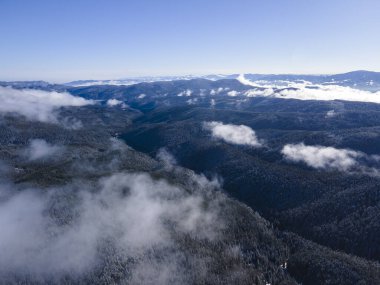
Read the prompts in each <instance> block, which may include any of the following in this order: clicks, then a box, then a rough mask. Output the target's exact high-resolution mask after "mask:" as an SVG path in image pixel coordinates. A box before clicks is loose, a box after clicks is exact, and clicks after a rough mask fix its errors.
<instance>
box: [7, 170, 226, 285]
mask: <svg viewBox="0 0 380 285" xmlns="http://www.w3.org/2000/svg"><path fill="white" fill-rule="evenodd" d="M198 185H202V186H203V187H208V182H207V181H206V183H205V181H203V180H202V179H200V182H199V183H198ZM209 185H211V184H209ZM8 190H9V189H8ZM13 190H15V189H13ZM203 190H205V189H203ZM10 193H16V194H10ZM202 193H203V191H202V190H201V191H199V192H196V191H195V192H191V193H190V192H189V191H185V190H184V189H183V188H182V187H181V186H176V185H174V184H172V183H168V182H167V181H166V180H164V179H157V178H155V179H154V178H152V177H151V176H150V175H148V174H146V173H116V174H114V175H111V176H108V177H104V178H101V179H99V180H98V181H96V182H94V183H89V182H86V181H81V182H80V181H77V182H75V183H72V184H68V185H67V186H64V187H60V188H50V189H47V190H44V191H42V190H38V189H29V190H28V189H24V190H22V191H6V189H3V188H2V189H0V197H2V199H1V201H0V228H1V231H0V252H1V255H0V276H1V278H2V282H3V281H4V282H5V283H6V282H8V281H12V280H14V279H12V278H13V277H12V276H18V277H19V278H21V280H25V279H23V278H24V277H25V278H27V279H28V280H29V281H31V282H32V281H37V282H41V283H44V280H45V281H46V280H50V281H52V280H61V278H66V277H65V276H70V278H76V277H83V276H87V275H88V276H91V277H90V278H92V281H94V280H93V278H96V276H97V275H98V274H97V273H96V274H95V273H94V272H96V270H97V268H98V266H100V268H102V266H105V265H104V262H107V263H112V264H113V265H112V266H113V267H112V269H110V270H116V269H117V268H118V266H117V264H119V263H120V262H123V264H124V265H123V268H124V269H123V274H126V271H125V270H127V272H128V274H126V276H125V278H128V280H129V282H131V283H132V284H153V283H154V284H169V283H171V282H173V281H175V283H176V284H177V283H182V282H183V281H184V280H181V278H182V277H184V276H183V275H181V274H180V273H179V272H182V271H183V270H184V268H182V266H181V264H183V263H184V262H188V261H189V259H188V258H189V256H187V257H186V256H185V255H183V254H182V253H181V250H180V249H179V244H178V239H179V237H180V236H181V235H184V236H187V237H192V238H194V239H206V240H213V239H214V238H216V236H217V235H218V231H219V229H221V228H222V227H223V223H222V222H221V221H220V220H219V218H218V217H219V215H218V211H219V206H218V203H219V202H218V199H213V200H210V201H208V202H207V204H205V198H204V196H203V195H204V194H202ZM57 213H59V214H58V215H57ZM104 255H106V256H107V258H106V259H105V260H104V258H105V257H104ZM194 258H195V257H194ZM194 262H196V260H194ZM194 264H195V263H194ZM110 274H111V273H110ZM7 276H8V277H7ZM23 276H24V277H23ZM7 278H10V279H9V280H8V279H7ZM173 279H175V280H173ZM58 282H59V281H58ZM98 282H99V283H102V282H100V281H99V280H98ZM69 283H70V282H69ZM90 283H91V282H90ZM121 283H123V282H122V280H121ZM182 284H183V283H182Z"/></svg>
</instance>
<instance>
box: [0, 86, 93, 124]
mask: <svg viewBox="0 0 380 285" xmlns="http://www.w3.org/2000/svg"><path fill="white" fill-rule="evenodd" d="M0 102H1V103H0V113H4V114H6V113H17V114H19V115H22V116H25V117H26V118H27V119H29V120H33V121H40V122H52V123H57V114H56V113H55V111H56V110H57V109H58V108H60V107H68V106H84V105H89V104H94V102H93V101H92V100H86V99H84V98H81V97H76V96H73V95H71V94H69V93H67V92H55V91H43V90H32V89H22V90H18V89H13V88H10V87H0Z"/></svg>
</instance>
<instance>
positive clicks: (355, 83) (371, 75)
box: [64, 70, 380, 90]
mask: <svg viewBox="0 0 380 285" xmlns="http://www.w3.org/2000/svg"><path fill="white" fill-rule="evenodd" d="M238 77H239V74H211V75H202V76H196V75H187V76H157V77H152V76H149V77H131V78H124V79H116V80H109V79H107V80H77V81H71V82H67V83H64V85H66V86H74V87H79V86H93V85H133V84H137V83H141V82H157V81H174V80H190V79H196V78H202V79H208V80H213V81H215V80H220V79H237V78H238ZM244 77H245V78H246V79H248V80H251V81H267V82H274V81H300V80H302V81H309V82H311V83H313V84H335V85H342V86H350V87H357V88H361V89H366V90H378V89H380V72H374V71H366V70H358V71H352V72H347V73H340V74H329V75H307V74H255V73H248V74H244Z"/></svg>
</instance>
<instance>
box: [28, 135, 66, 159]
mask: <svg viewBox="0 0 380 285" xmlns="http://www.w3.org/2000/svg"><path fill="white" fill-rule="evenodd" d="M62 150H63V147H62V146H57V145H52V144H49V143H48V142H46V141H45V140H42V139H34V140H31V141H30V143H29V145H28V146H27V148H26V149H25V150H24V151H23V154H24V156H25V157H27V158H28V159H29V160H40V159H48V158H51V157H53V156H57V155H59V154H60V153H61V152H62Z"/></svg>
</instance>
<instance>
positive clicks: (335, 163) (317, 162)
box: [281, 143, 380, 177]
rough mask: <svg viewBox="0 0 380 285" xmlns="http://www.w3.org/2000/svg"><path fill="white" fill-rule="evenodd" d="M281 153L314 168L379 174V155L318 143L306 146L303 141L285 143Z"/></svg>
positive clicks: (370, 174)
mask: <svg viewBox="0 0 380 285" xmlns="http://www.w3.org/2000/svg"><path fill="white" fill-rule="evenodd" d="M281 153H282V154H283V155H284V158H285V159H287V160H289V161H293V162H301V163H305V164H306V165H307V166H309V167H312V168H315V169H327V170H338V171H342V172H347V173H351V174H364V175H369V176H376V177H378V176H379V175H380V156H379V155H368V154H366V153H364V152H361V151H355V150H351V149H339V148H335V147H325V146H320V145H315V146H307V145H305V144H304V143H299V144H287V145H285V146H284V147H283V148H282V151H281Z"/></svg>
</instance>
